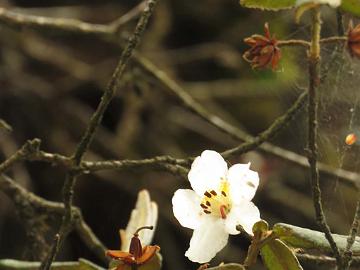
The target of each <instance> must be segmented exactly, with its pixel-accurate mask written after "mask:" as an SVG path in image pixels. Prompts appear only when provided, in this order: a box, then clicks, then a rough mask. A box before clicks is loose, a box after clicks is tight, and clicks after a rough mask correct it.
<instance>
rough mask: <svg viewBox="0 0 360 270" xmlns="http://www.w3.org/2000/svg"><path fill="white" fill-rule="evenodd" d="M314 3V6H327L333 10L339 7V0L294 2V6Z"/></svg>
mask: <svg viewBox="0 0 360 270" xmlns="http://www.w3.org/2000/svg"><path fill="white" fill-rule="evenodd" d="M307 3H314V4H328V5H330V6H332V7H334V8H336V7H338V6H340V5H341V0H296V6H301V5H302V4H307Z"/></svg>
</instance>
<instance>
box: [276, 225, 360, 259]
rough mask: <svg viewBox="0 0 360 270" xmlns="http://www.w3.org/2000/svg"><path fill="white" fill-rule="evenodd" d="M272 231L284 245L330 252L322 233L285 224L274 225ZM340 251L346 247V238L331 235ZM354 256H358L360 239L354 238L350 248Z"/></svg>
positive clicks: (344, 236)
mask: <svg viewBox="0 0 360 270" xmlns="http://www.w3.org/2000/svg"><path fill="white" fill-rule="evenodd" d="M273 231H274V232H275V233H276V234H277V235H278V237H280V239H281V240H282V241H284V242H285V243H286V244H288V245H290V246H292V247H294V248H301V249H305V250H306V249H309V250H310V249H317V250H320V251H323V252H331V247H330V245H329V242H328V241H327V240H326V238H325V235H324V233H322V232H319V231H314V230H310V229H305V228H301V227H297V226H293V225H289V224H285V223H278V224H275V225H274V227H273ZM332 236H333V238H334V240H335V242H336V244H337V246H338V247H339V249H340V251H342V252H343V251H344V250H345V248H346V245H347V236H346V235H339V234H332ZM352 251H353V253H354V254H360V237H356V238H355V242H354V245H353V247H352Z"/></svg>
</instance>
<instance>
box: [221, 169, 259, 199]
mask: <svg viewBox="0 0 360 270" xmlns="http://www.w3.org/2000/svg"><path fill="white" fill-rule="evenodd" d="M249 167H250V163H248V164H235V165H234V166H232V167H231V168H230V169H229V172H228V175H227V179H228V181H229V184H230V187H229V188H230V196H231V199H232V200H233V202H234V203H235V204H236V203H237V202H239V201H241V200H247V201H251V199H252V198H253V197H254V195H255V192H256V190H257V188H258V186H259V175H258V173H257V172H254V171H252V170H250V169H249Z"/></svg>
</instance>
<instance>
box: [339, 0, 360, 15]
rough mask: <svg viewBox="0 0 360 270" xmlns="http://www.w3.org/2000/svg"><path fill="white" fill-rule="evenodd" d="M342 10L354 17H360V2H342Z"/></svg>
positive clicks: (348, 0)
mask: <svg viewBox="0 0 360 270" xmlns="http://www.w3.org/2000/svg"><path fill="white" fill-rule="evenodd" d="M340 8H341V9H342V10H343V11H345V12H349V13H351V14H352V15H355V16H357V17H360V1H359V0H342V1H341V6H340Z"/></svg>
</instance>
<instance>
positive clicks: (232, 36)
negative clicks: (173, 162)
mask: <svg viewBox="0 0 360 270" xmlns="http://www.w3.org/2000/svg"><path fill="white" fill-rule="evenodd" d="M139 3H140V2H139V1H124V0H122V1H110V0H109V1H104V0H103V1H100V0H98V1H76V0H75V1H66V0H54V1H40V0H39V1H33V0H31V1H30V0H26V1H25V0H23V1H0V6H2V7H6V8H11V9H14V11H16V12H19V13H24V14H34V15H42V16H49V17H66V18H76V19H81V20H83V21H86V22H91V23H99V24H106V23H110V22H112V21H113V20H115V19H116V18H118V17H120V16H121V15H122V14H125V13H126V12H127V11H129V10H130V9H131V8H133V7H135V6H136V5H137V4H139ZM306 21H307V20H306V16H305V18H304V20H303V22H302V24H300V25H296V24H295V23H294V20H293V11H283V12H279V13H273V12H260V11H256V10H248V9H245V8H242V7H241V6H240V5H239V3H238V1H236V0H221V1H220V0H199V1H179V0H161V1H160V3H159V6H158V7H157V9H156V12H155V14H154V16H153V18H152V20H151V23H150V25H149V28H148V30H147V32H146V34H145V36H144V38H143V40H142V43H141V46H140V48H139V51H140V52H141V54H142V55H144V56H146V57H147V58H148V59H150V60H151V61H153V62H154V63H155V64H156V65H157V66H158V67H159V68H161V69H162V70H165V71H166V72H167V73H168V74H169V75H170V76H171V77H172V78H174V79H175V80H176V81H177V82H179V84H180V85H181V86H183V87H184V89H186V91H187V92H188V93H189V94H190V95H191V96H193V97H194V98H195V99H196V100H197V101H199V102H200V103H201V104H202V105H203V106H205V107H206V108H207V109H208V110H210V111H212V112H214V113H216V114H217V115H219V116H221V117H222V118H224V119H226V120H227V121H229V122H230V123H232V124H234V125H236V126H238V127H241V128H242V129H244V130H246V131H248V132H250V133H251V134H254V135H255V134H257V133H258V132H260V131H262V130H264V129H265V128H266V127H268V126H269V125H270V124H271V123H272V122H273V121H274V120H275V119H276V117H278V116H280V115H281V114H283V113H284V112H285V111H286V110H287V108H288V107H289V106H291V104H292V102H294V100H295V99H296V98H297V96H298V95H299V94H300V93H301V90H299V89H300V88H301V87H306V80H307V75H306V74H307V66H306V57H305V56H306V53H305V51H304V50H302V49H299V48H289V49H284V50H283V58H282V60H281V62H280V67H279V69H278V70H277V71H275V72H273V71H270V70H264V71H256V70H252V69H251V67H250V66H249V64H248V63H246V62H245V61H244V60H243V59H242V53H243V52H244V51H245V50H246V49H247V47H246V45H245V44H244V43H243V39H244V38H245V37H247V36H250V35H251V34H253V33H259V34H263V26H264V23H265V22H269V23H270V30H271V32H276V36H277V37H278V38H284V39H285V38H305V39H308V37H309V34H308V32H309V25H308V24H307V23H306ZM324 21H325V22H326V23H325V24H324V30H323V34H324V35H334V34H336V27H337V25H336V15H335V12H333V11H331V10H330V9H328V8H324ZM135 22H136V20H132V21H131V22H129V23H127V24H126V25H124V26H123V27H122V28H121V29H122V30H123V31H122V33H123V34H124V35H127V33H129V32H131V31H132V29H133V28H134V25H135ZM333 51H334V48H333V47H332V46H327V47H326V48H325V49H324V50H323V52H322V53H323V60H324V62H325V65H326V66H327V67H328V73H327V74H328V76H327V78H326V81H325V83H324V86H323V87H322V88H321V94H320V95H321V96H320V128H321V131H320V135H319V148H320V150H319V151H320V157H321V160H322V161H323V162H325V163H328V164H330V165H332V166H334V167H343V168H345V169H349V170H352V171H358V168H359V161H358V154H359V151H358V150H359V148H358V146H357V145H354V146H352V147H345V145H344V138H345V136H346V134H348V133H351V132H355V133H356V132H358V126H359V121H360V119H359V117H358V116H359V114H358V112H357V104H358V100H359V93H358V91H357V88H358V87H357V85H358V80H359V78H357V76H356V75H354V74H356V70H357V69H358V67H357V64H356V63H355V62H354V61H353V60H352V59H350V58H349V57H348V56H347V55H346V54H345V56H344V57H345V62H346V63H347V64H346V65H345V64H341V63H343V62H341V61H340V60H338V59H339V58H341V57H339V58H331V57H333ZM120 53H121V50H120V49H119V47H118V46H116V45H114V44H112V43H111V42H106V41H104V40H101V39H98V38H96V37H92V36H81V35H76V34H66V35H59V34H58V33H55V32H49V33H46V34H40V33H38V32H36V31H32V30H26V29H23V30H18V31H15V30H13V29H10V28H7V27H5V26H0V118H2V119H4V120H6V121H7V122H8V123H9V124H10V125H11V126H12V127H13V132H11V133H9V132H5V131H2V130H0V157H1V160H3V159H5V158H6V157H8V156H10V155H11V154H12V153H14V152H15V151H16V150H17V149H18V148H19V147H20V146H21V145H22V144H23V143H24V142H25V141H26V140H27V139H31V138H34V137H37V138H40V139H41V140H42V149H44V150H46V151H48V152H56V153H61V154H63V155H70V154H71V153H72V152H73V151H74V147H75V146H76V144H77V143H78V142H79V139H80V137H81V135H82V133H83V132H84V130H85V127H86V125H87V123H88V121H89V118H90V116H91V114H92V112H93V111H94V109H95V108H96V106H97V104H98V102H99V98H100V97H101V94H102V91H103V89H104V88H105V86H106V83H107V81H108V80H109V78H110V76H111V74H112V72H113V69H114V68H115V66H116V63H117V60H118V57H119V55H120ZM331 59H332V60H331ZM333 59H337V60H336V61H333ZM339 65H341V66H339ZM340 67H341V68H340ZM239 143H240V142H238V141H235V140H233V139H231V138H230V137H229V136H228V135H226V134H224V133H222V132H220V131H218V130H217V129H216V128H214V127H212V126H211V125H210V124H208V123H206V122H205V121H203V120H202V119H200V118H199V117H198V116H196V115H194V114H193V113H191V112H190V111H188V110H187V109H185V108H184V107H183V106H182V104H181V103H180V102H179V101H178V100H177V99H176V98H175V97H174V96H171V95H170V94H168V93H167V92H166V91H164V89H163V86H161V84H160V83H159V82H158V81H156V80H155V79H154V78H152V77H150V76H149V75H147V74H145V73H144V72H143V71H142V70H141V69H139V68H138V67H137V66H136V65H134V64H133V63H131V64H130V65H129V66H128V68H127V72H126V74H125V76H124V83H123V86H122V89H121V91H119V94H118V95H117V96H116V98H115V99H114V100H113V101H112V103H111V104H110V106H109V108H108V110H107V111H106V114H105V118H104V121H103V123H102V125H101V127H100V128H99V130H98V132H97V135H96V138H95V140H94V143H93V144H92V146H91V150H90V151H89V152H88V154H87V155H86V157H85V158H86V160H105V159H124V158H126V159H141V158H146V157H152V156H156V155H165V154H166V155H167V154H168V155H171V156H174V157H187V156H193V155H198V154H200V153H201V152H202V151H203V150H204V149H214V150H217V151H223V150H225V149H228V148H230V147H233V146H235V145H237V144H239ZM272 143H274V144H276V145H279V146H281V147H284V148H286V149H290V150H292V151H295V152H297V153H300V154H302V155H304V148H305V146H306V110H303V111H302V112H301V113H300V114H299V116H298V117H297V118H296V120H295V121H294V122H293V123H291V124H290V125H289V126H288V127H287V129H286V130H285V131H284V132H282V133H281V134H280V135H279V136H278V137H277V138H276V139H274V140H273V141H272ZM248 161H251V162H252V168H253V169H254V170H257V171H258V172H259V174H260V178H261V184H260V188H259V190H258V192H257V195H256V196H255V199H254V202H255V204H256V205H257V206H258V207H259V209H260V211H261V214H262V217H263V218H264V219H265V220H267V221H268V222H269V223H270V224H274V223H276V222H285V223H290V224H294V225H298V226H303V227H308V228H313V229H316V228H317V226H316V224H315V220H314V213H313V208H312V201H311V195H310V194H311V193H310V188H309V183H308V173H307V171H306V170H305V169H304V168H300V167H297V166H295V165H292V164H290V163H288V162H287V161H285V160H282V159H279V158H275V157H273V156H272V155H269V154H266V153H263V152H250V153H248V154H246V155H243V156H238V157H237V158H234V159H232V160H229V162H230V163H237V162H248ZM9 175H11V176H13V177H14V179H16V181H17V182H18V183H20V184H21V185H22V186H24V187H26V188H27V189H29V190H31V191H32V192H34V193H35V194H37V195H39V196H42V197H44V198H46V199H49V200H54V201H61V188H62V184H63V182H64V176H65V171H64V170H62V169H61V168H58V167H52V166H51V165H49V164H45V163H41V162H31V163H30V162H25V163H18V164H17V165H16V166H15V167H14V168H13V169H12V170H11V171H10V172H9ZM321 184H322V187H323V194H324V205H325V210H326V214H327V215H328V218H329V224H330V226H331V227H332V229H333V231H334V232H337V233H345V234H346V233H347V232H348V229H349V225H350V224H351V221H352V215H353V211H354V208H355V198H354V196H355V191H354V190H352V189H351V188H349V187H347V186H345V185H343V184H341V181H339V179H334V178H330V177H328V176H322V178H321ZM189 186H190V185H189V183H188V182H187V181H184V179H181V178H179V177H175V176H173V175H171V174H169V173H165V172H157V171H151V170H141V171H138V170H136V171H135V170H133V171H123V172H116V171H103V172H100V173H95V174H89V175H83V176H81V177H80V178H79V180H78V182H77V185H76V190H75V204H76V205H77V206H79V207H80V208H81V209H82V212H83V215H84V219H85V220H86V222H88V224H89V225H90V227H91V228H92V229H93V230H94V232H95V233H96V235H97V236H98V237H99V238H100V239H101V240H102V241H103V242H104V243H105V244H106V245H107V246H108V247H110V248H112V249H116V248H118V247H119V239H118V229H119V228H124V227H125V226H126V224H127V221H128V218H129V215H130V211H131V209H132V208H133V206H134V204H135V200H136V196H137V193H138V191H139V190H141V189H143V188H146V189H148V190H149V191H150V194H151V197H152V199H153V200H154V201H155V202H157V203H158V205H159V206H160V213H159V214H160V216H159V221H158V230H157V232H156V233H155V239H154V243H156V244H158V245H160V246H161V250H162V255H163V257H164V269H196V268H197V266H196V265H195V264H192V263H191V262H189V261H188V260H187V258H186V257H184V252H185V250H186V249H187V247H188V244H189V240H190V236H191V230H188V229H186V228H183V227H181V226H180V225H179V224H178V222H177V220H176V219H175V218H174V217H173V214H172V206H171V197H172V195H173V193H174V191H175V190H176V189H178V188H187V187H189ZM248 245H249V242H248V241H247V239H246V238H244V237H242V236H237V237H234V236H233V237H230V242H229V245H228V246H227V247H226V248H225V249H224V250H223V251H222V252H221V253H220V254H219V256H217V257H216V259H215V260H214V262H213V263H214V265H215V264H216V263H219V262H221V261H224V262H242V261H243V259H244V257H245V254H246V253H245V252H246V249H247V246H248ZM27 247H28V243H27V239H26V237H25V231H24V228H23V226H22V223H21V222H20V220H19V219H18V217H17V215H16V212H15V208H14V206H13V204H12V200H11V198H8V197H7V196H5V194H3V193H0V258H17V259H29V257H28V255H27V254H28V251H27ZM35 257H36V255H35ZM79 257H84V258H87V259H89V260H92V261H94V262H96V263H99V264H101V262H100V261H99V260H98V259H97V258H96V257H95V256H94V255H93V254H92V253H91V252H90V251H89V250H88V249H87V248H86V247H85V245H84V244H83V243H82V242H81V241H80V239H79V238H78V236H77V235H76V234H70V236H69V238H68V239H67V241H66V243H65V245H64V247H63V248H62V250H61V253H60V254H59V256H58V258H59V259H60V260H76V259H77V258H79ZM259 269H262V267H261V266H260V265H259ZM306 269H311V267H310V266H308V268H306Z"/></svg>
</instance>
